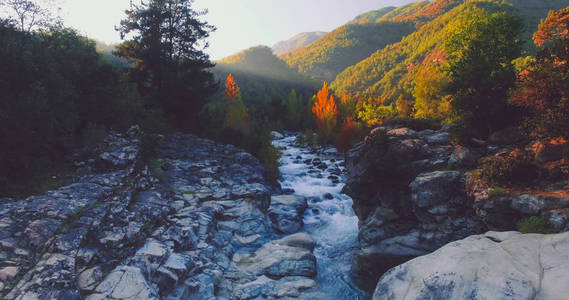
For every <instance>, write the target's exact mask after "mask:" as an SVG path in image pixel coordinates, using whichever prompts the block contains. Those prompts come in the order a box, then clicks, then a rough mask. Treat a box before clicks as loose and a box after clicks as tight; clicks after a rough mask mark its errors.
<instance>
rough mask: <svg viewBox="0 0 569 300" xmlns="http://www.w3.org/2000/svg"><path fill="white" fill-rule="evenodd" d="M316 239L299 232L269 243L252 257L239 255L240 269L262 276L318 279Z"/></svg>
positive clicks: (250, 255) (236, 259)
mask: <svg viewBox="0 0 569 300" xmlns="http://www.w3.org/2000/svg"><path fill="white" fill-rule="evenodd" d="M314 245H315V242H314V240H313V239H312V238H311V237H310V236H309V235H307V234H305V233H297V234H294V235H291V236H288V237H286V238H283V239H280V240H275V241H272V242H269V243H267V244H265V245H264V246H263V247H261V248H260V249H259V250H257V251H255V252H254V253H252V254H244V255H235V256H234V258H233V261H234V263H235V264H236V266H237V268H239V269H240V270H242V271H244V272H248V273H252V274H255V275H258V276H261V275H267V276H273V277H279V278H280V277H286V276H307V277H314V276H316V258H315V257H314V255H313V254H312V251H313V249H314Z"/></svg>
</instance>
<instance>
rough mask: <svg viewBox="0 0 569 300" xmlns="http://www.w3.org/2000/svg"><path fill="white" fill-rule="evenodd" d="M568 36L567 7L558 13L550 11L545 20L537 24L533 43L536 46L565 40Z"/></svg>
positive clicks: (568, 20)
mask: <svg viewBox="0 0 569 300" xmlns="http://www.w3.org/2000/svg"><path fill="white" fill-rule="evenodd" d="M568 36H569V7H568V8H564V9H562V10H560V11H551V12H549V15H547V18H546V19H545V20H543V21H542V22H541V24H539V28H538V30H537V32H536V33H535V34H534V35H533V41H534V42H535V44H536V45H537V46H543V45H544V44H545V43H547V42H551V41H554V40H558V39H561V38H567V37H568Z"/></svg>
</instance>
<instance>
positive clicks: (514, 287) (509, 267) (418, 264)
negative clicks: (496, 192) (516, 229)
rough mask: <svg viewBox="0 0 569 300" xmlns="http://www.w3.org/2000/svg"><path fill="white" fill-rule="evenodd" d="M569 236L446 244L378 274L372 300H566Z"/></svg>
mask: <svg viewBox="0 0 569 300" xmlns="http://www.w3.org/2000/svg"><path fill="white" fill-rule="evenodd" d="M567 262H569V233H564V234H557V235H538V234H527V235H522V234H519V233H506V234H504V233H493V232H489V233H487V234H486V235H477V236H471V237H468V238H466V239H464V240H461V241H457V242H453V243H450V244H448V245H446V246H444V247H443V248H441V249H439V250H437V251H436V252H434V253H432V254H429V255H426V256H422V257H419V258H416V259H414V260H412V261H409V262H407V263H405V264H403V265H400V266H398V267H395V268H393V269H391V270H390V271H389V272H387V273H386V274H385V275H383V276H382V277H381V279H380V281H379V283H378V284H377V287H376V289H375V293H374V295H373V299H467V298H476V299H565V298H566V297H567V295H568V294H569V285H568V284H567V282H569V264H568V263H567Z"/></svg>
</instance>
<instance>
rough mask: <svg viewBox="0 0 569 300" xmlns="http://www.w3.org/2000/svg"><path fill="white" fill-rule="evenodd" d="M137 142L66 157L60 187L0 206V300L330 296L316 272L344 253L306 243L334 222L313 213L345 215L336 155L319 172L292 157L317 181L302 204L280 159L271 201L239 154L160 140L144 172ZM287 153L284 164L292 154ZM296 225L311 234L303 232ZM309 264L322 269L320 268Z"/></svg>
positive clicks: (176, 138)
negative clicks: (68, 174) (278, 185)
mask: <svg viewBox="0 0 569 300" xmlns="http://www.w3.org/2000/svg"><path fill="white" fill-rule="evenodd" d="M139 138H140V132H139V130H138V129H137V128H132V130H130V131H129V132H128V133H127V134H120V133H112V134H110V135H109V136H108V137H107V139H106V140H105V142H104V144H103V145H101V146H99V147H97V148H94V149H91V150H92V151H90V153H88V155H87V154H85V155H78V156H76V157H75V165H76V166H77V175H76V176H75V177H74V179H73V180H72V182H70V183H69V184H68V185H65V186H62V187H61V188H59V189H56V190H53V191H49V192H47V193H45V194H44V195H38V196H32V197H29V198H27V199H24V200H20V201H16V200H14V199H2V201H1V202H0V229H1V231H0V293H1V295H3V297H4V298H5V299H90V300H98V299H262V298H297V297H300V298H304V299H314V298H315V297H317V298H322V299H323V298H326V297H327V296H326V295H330V292H331V291H328V290H326V289H322V287H330V286H332V285H330V283H331V282H335V281H334V280H333V281H330V280H331V279H330V277H329V276H330V274H331V273H332V272H326V270H327V268H328V267H330V264H329V261H330V260H332V259H334V257H338V256H340V254H341V253H343V251H344V249H343V248H342V247H343V246H344V244H338V246H342V247H340V248H334V249H332V250H329V249H324V247H329V246H330V245H328V244H322V241H323V239H324V238H325V237H328V238H330V235H328V234H323V235H315V236H311V235H313V233H315V232H318V231H319V230H320V229H319V228H320V227H322V228H321V229H322V230H324V229H325V230H330V228H331V227H330V226H338V224H339V223H336V224H333V225H330V224H329V223H323V224H320V225H318V224H317V223H318V222H317V221H315V220H316V219H317V218H318V217H315V215H320V216H321V217H323V216H327V217H330V218H334V217H337V216H338V215H336V214H334V212H338V209H337V208H334V209H332V207H333V206H334V205H331V209H332V211H329V212H327V213H329V214H318V213H317V210H318V209H322V210H323V211H325V210H326V208H325V206H326V205H324V206H322V205H321V204H318V205H314V203H316V202H317V203H324V201H328V202H330V203H341V204H342V207H343V208H342V209H345V208H349V209H350V210H351V201H350V199H349V197H347V196H345V195H343V196H342V195H341V193H340V190H341V188H342V185H341V184H340V181H341V178H342V174H341V173H342V169H341V168H340V167H339V165H340V164H341V160H340V157H339V155H338V153H336V152H334V153H328V154H327V155H328V156H327V157H328V158H326V160H325V163H326V164H328V165H329V170H328V171H326V170H325V169H326V168H323V166H324V162H322V161H321V160H320V159H319V158H318V157H317V155H316V154H314V153H308V152H307V153H304V154H303V153H298V154H296V155H295V158H294V161H296V160H297V159H296V156H305V159H310V162H309V163H306V164H305V163H304V162H302V161H301V162H300V164H302V165H306V166H307V167H306V168H307V171H308V169H310V171H314V170H317V172H311V173H310V174H311V175H310V176H311V177H310V178H315V179H317V180H316V181H315V182H314V183H315V184H316V183H320V184H324V183H326V186H327V187H324V186H322V187H321V189H319V190H318V191H317V192H316V193H313V194H310V195H308V194H306V193H303V192H302V191H308V190H310V188H306V187H305V188H304V189H303V188H302V187H299V186H296V185H294V186H289V185H288V184H289V183H291V180H290V179H291V178H292V177H287V176H293V177H294V176H297V175H298V174H292V173H287V168H290V166H291V165H290V164H288V162H286V161H287V159H288V157H289V156H290V155H288V156H286V157H285V159H284V160H285V164H284V165H283V167H282V170H283V171H284V172H283V173H284V174H285V180H284V181H283V184H284V185H285V188H286V189H285V192H286V195H273V196H272V193H273V192H274V191H275V190H277V189H274V188H273V187H271V186H270V185H269V184H267V182H266V181H265V179H264V178H263V169H262V167H261V166H260V164H259V162H258V160H257V159H256V158H254V157H253V156H251V155H250V154H248V153H246V152H243V151H242V150H240V149H237V148H235V147H233V146H228V145H218V144H216V143H214V142H212V141H209V140H205V139H200V138H197V137H195V136H192V135H186V134H179V133H178V134H173V135H171V136H169V137H163V138H162V139H161V140H160V142H159V146H158V148H157V149H156V153H155V155H154V156H153V157H152V159H151V160H150V161H147V162H146V163H144V162H143V161H142V159H141V142H140V140H139ZM287 147H289V148H288V150H285V153H286V151H291V150H293V148H292V147H293V145H292V144H290V145H287ZM295 151H296V150H295ZM298 151H300V150H298ZM303 151H304V150H303ZM300 152H302V151H300ZM332 157H335V158H332ZM318 161H320V163H318V164H317V162H318ZM327 168H328V166H327ZM342 168H343V167H342ZM332 173H333V174H335V175H332ZM305 175H306V176H308V175H307V174H305ZM324 176H326V178H324V179H325V180H321V178H322V177H324ZM319 177H320V178H319ZM292 188H299V192H297V193H295V192H294V191H293V190H292ZM334 199H336V200H334ZM316 207H318V208H316ZM307 209H309V210H308V211H307ZM350 210H346V211H339V216H340V217H341V216H342V214H344V213H346V212H347V213H348V215H347V216H346V217H347V218H348V219H349V218H352V222H351V225H350V227H349V229H348V231H349V232H350V233H351V234H352V236H351V237H348V240H349V244H350V245H351V246H354V245H355V241H356V240H355V233H356V232H357V227H356V219H355V216H354V215H353V212H352V214H351V215H350V214H349V211H350ZM305 211H306V212H307V213H308V212H310V213H308V214H307V215H306V216H305ZM305 224H306V227H311V226H312V227H311V229H310V230H303V228H304V227H305ZM332 236H333V235H332ZM322 253H325V255H322ZM326 255H328V256H326ZM320 257H323V258H324V257H326V258H327V260H324V259H323V263H322V264H320V261H319V260H320ZM342 262H344V261H342ZM342 268H344V267H342ZM330 270H331V271H332V270H333V271H334V272H338V273H337V274H334V277H333V278H341V279H344V278H348V277H347V276H348V275H349V270H348V269H333V268H332V269H330ZM340 290H346V289H345V288H341V289H340ZM348 290H349V289H348Z"/></svg>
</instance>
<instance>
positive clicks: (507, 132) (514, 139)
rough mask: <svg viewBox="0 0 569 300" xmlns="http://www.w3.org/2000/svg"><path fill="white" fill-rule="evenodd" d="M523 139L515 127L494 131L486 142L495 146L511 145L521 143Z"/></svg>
mask: <svg viewBox="0 0 569 300" xmlns="http://www.w3.org/2000/svg"><path fill="white" fill-rule="evenodd" d="M524 139H525V138H524V136H523V135H522V134H521V133H520V131H519V130H518V129H517V128H515V127H508V128H505V129H502V130H499V131H496V132H494V133H492V134H490V136H489V137H488V142H490V143H492V144H495V145H512V144H516V143H519V142H521V141H523V140H524Z"/></svg>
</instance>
